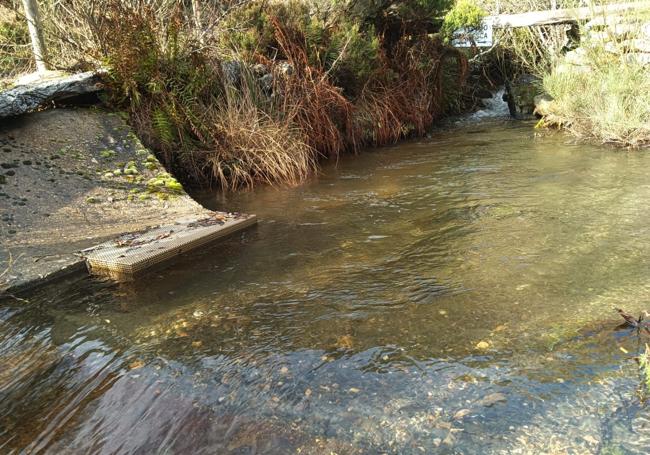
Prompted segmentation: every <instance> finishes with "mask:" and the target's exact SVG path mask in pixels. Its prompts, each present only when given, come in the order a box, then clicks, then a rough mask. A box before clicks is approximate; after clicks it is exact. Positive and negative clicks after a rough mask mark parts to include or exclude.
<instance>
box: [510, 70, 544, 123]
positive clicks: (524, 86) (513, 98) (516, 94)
mask: <svg viewBox="0 0 650 455" xmlns="http://www.w3.org/2000/svg"><path fill="white" fill-rule="evenodd" d="M540 85H541V84H540V80H539V78H537V77H535V76H532V75H530V74H523V75H521V76H519V77H518V78H517V79H516V80H515V81H514V82H512V83H511V84H507V85H506V89H507V91H508V109H509V110H510V115H512V116H513V117H514V118H516V119H521V120H523V119H529V118H533V117H534V112H535V97H536V96H537V95H540V94H541V92H542V90H541V88H540Z"/></svg>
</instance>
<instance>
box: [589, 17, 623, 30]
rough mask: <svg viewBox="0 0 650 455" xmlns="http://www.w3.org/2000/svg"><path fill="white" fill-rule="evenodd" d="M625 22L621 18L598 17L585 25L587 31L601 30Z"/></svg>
mask: <svg viewBox="0 0 650 455" xmlns="http://www.w3.org/2000/svg"><path fill="white" fill-rule="evenodd" d="M623 22H625V19H624V18H623V17H622V16H616V15H614V16H598V17H595V18H594V19H592V20H590V21H589V22H587V23H586V24H585V28H586V29H587V30H592V29H602V28H604V27H608V26H611V25H614V24H620V23H623Z"/></svg>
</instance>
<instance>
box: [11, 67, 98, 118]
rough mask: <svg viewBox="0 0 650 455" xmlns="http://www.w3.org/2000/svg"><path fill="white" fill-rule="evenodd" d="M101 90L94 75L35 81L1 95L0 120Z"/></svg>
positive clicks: (76, 75)
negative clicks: (54, 102)
mask: <svg viewBox="0 0 650 455" xmlns="http://www.w3.org/2000/svg"><path fill="white" fill-rule="evenodd" d="M103 88H104V86H103V84H102V83H101V80H100V77H99V75H98V74H97V73H95V72H87V73H79V74H74V75H72V76H60V77H55V78H49V79H43V80H36V81H34V82H29V83H24V84H20V85H17V86H15V87H13V88H10V89H9V90H5V91H4V92H2V93H0V118H4V117H14V116H16V115H21V114H26V113H28V112H33V111H36V110H38V109H39V108H41V107H43V106H45V105H47V104H48V103H51V102H53V101H58V102H61V101H65V100H68V99H70V98H74V97H76V96H79V95H86V94H89V93H96V92H99V91H101V90H102V89H103Z"/></svg>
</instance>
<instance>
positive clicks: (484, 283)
mask: <svg viewBox="0 0 650 455" xmlns="http://www.w3.org/2000/svg"><path fill="white" fill-rule="evenodd" d="M649 168H650V155H649V154H648V153H647V152H639V151H625V150H615V149H611V148H607V147H597V146H590V145H585V144H578V143H573V142H572V141H571V139H570V138H568V137H567V136H565V135H562V134H553V133H550V132H544V133H540V132H537V131H536V130H535V129H534V128H533V125H532V124H528V123H517V122H510V121H505V120H504V121H501V120H491V121H482V122H478V123H474V122H470V123H468V124H462V125H458V126H456V127H454V128H452V129H449V130H448V131H438V132H436V133H434V134H432V137H431V138H430V139H426V140H419V141H410V142H406V143H402V144H399V145H396V146H394V147H386V148H382V149H378V150H369V151H366V152H364V153H362V154H360V155H359V156H346V157H342V158H341V159H340V160H339V161H338V162H337V163H330V164H328V165H326V166H325V167H324V168H323V170H322V173H321V174H320V175H318V176H317V177H315V178H314V179H313V180H312V181H310V182H307V183H306V184H304V185H302V186H299V187H294V188H268V187H265V188H259V189H257V190H255V191H251V192H243V193H238V194H234V195H224V194H219V193H202V194H198V195H196V197H197V198H198V199H199V200H200V201H201V202H203V203H204V204H205V205H207V206H208V207H209V208H212V209H219V210H228V211H234V210H238V211H241V212H245V213H255V214H256V215H257V216H258V218H259V220H260V222H259V225H258V226H257V227H256V228H254V229H252V230H249V231H246V232H244V233H241V234H238V235H237V236H235V237H232V238H230V239H228V240H227V241H225V242H222V243H220V244H218V245H215V246H214V247H212V248H210V249H206V250H205V251H202V252H201V253H200V254H198V256H197V255H193V256H191V257H186V258H183V259H182V260H181V261H180V262H178V263H176V264H175V265H174V266H173V267H171V268H169V269H166V270H163V271H159V272H156V273H154V274H151V275H148V276H146V277H145V278H144V279H143V280H141V281H139V282H137V283H131V284H128V283H125V284H115V283H112V282H110V281H103V280H99V279H96V278H89V277H77V278H71V279H69V280H67V281H66V282H62V283H60V284H57V285H52V286H48V287H46V288H44V289H42V290H40V291H38V292H36V293H34V294H32V295H29V296H26V298H25V299H24V300H6V301H3V302H0V452H1V453H19V452H26V453H56V454H61V453H106V454H108V453H124V454H140V453H178V454H185V453H193V454H194V453H196V454H199V453H205V454H212V453H220V454H221V453H224V454H230V453H232V454H248V453H278V454H280V453H281V454H284V453H303V454H304V453H313V454H320V453H338V454H353V453H395V454H398V453H399V454H410V453H413V454H417V453H482V454H492V453H494V454H500V453H554V454H555V453H608V454H615V453H616V454H618V453H648V452H650V412H648V409H647V407H646V406H645V405H644V401H643V400H644V398H645V397H644V393H643V388H642V387H641V382H640V376H639V370H638V366H637V364H636V362H635V360H634V358H635V357H636V356H638V355H639V352H640V350H641V349H642V347H643V346H644V344H645V343H646V342H650V337H648V336H644V335H639V334H637V333H636V332H634V331H632V330H630V329H624V328H620V327H617V326H618V325H619V324H620V323H621V322H622V319H620V317H619V316H618V315H617V314H616V312H615V311H614V308H616V307H621V308H624V309H625V310H626V311H628V312H630V313H632V314H634V315H638V314H639V313H640V312H641V311H643V310H646V309H647V310H650V303H649V302H648V297H649V296H650V223H649V222H648V221H649V217H648V209H647V201H648V200H650V180H649V179H648V171H647V170H648V169H649Z"/></svg>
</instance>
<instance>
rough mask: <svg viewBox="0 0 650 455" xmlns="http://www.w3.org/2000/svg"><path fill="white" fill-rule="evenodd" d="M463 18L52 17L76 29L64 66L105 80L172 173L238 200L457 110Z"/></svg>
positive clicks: (159, 3) (431, 2)
mask: <svg viewBox="0 0 650 455" xmlns="http://www.w3.org/2000/svg"><path fill="white" fill-rule="evenodd" d="M452 6H453V2H452V1H451V0H418V1H406V0H380V1H377V0H358V1H357V0H288V1H279V0H277V1H267V0H251V1H246V2H232V3H231V4H229V3H228V2H216V1H215V2H199V1H192V2H189V1H182V0H107V1H103V0H102V1H99V0H70V1H67V2H65V4H59V5H58V6H57V4H56V3H55V4H52V5H50V6H49V7H45V8H44V11H43V12H42V15H43V16H45V17H46V19H45V20H44V21H43V22H44V23H46V24H47V27H48V30H49V32H48V33H49V35H48V34H47V33H46V35H48V36H50V37H52V36H57V34H58V33H59V32H61V31H62V30H65V42H64V43H63V44H58V47H57V48H56V49H55V50H54V51H50V53H51V54H52V55H53V56H52V59H53V60H55V59H57V58H59V59H60V60H61V61H65V62H68V63H69V62H72V61H73V60H75V59H73V58H72V56H73V55H76V56H77V58H76V63H75V64H74V65H76V66H77V67H87V66H97V65H98V64H101V65H102V66H103V67H105V68H107V69H108V83H109V84H108V85H109V88H110V90H109V93H110V96H109V101H110V102H111V103H112V104H113V105H114V106H117V107H119V108H120V109H124V110H127V111H128V112H129V115H130V119H131V123H132V124H133V126H134V127H135V129H136V130H137V132H138V135H139V136H140V137H141V138H142V139H143V141H144V142H145V144H147V145H148V146H150V147H152V148H153V149H155V150H156V151H158V152H159V154H160V156H161V158H162V159H163V161H165V164H167V165H168V166H169V167H171V168H172V169H174V171H175V172H176V173H177V174H179V175H183V176H184V177H185V178H186V179H189V180H191V181H194V182H199V183H203V184H215V183H216V184H217V185H220V186H221V187H223V188H240V187H250V186H253V185H255V184H257V183H270V184H274V183H298V182H300V181H302V180H304V179H305V178H307V177H308V176H309V175H311V174H313V173H314V172H315V171H316V170H317V168H318V162H319V160H320V159H322V158H324V157H326V158H334V157H336V156H338V155H339V154H340V153H342V152H355V151H357V150H359V149H360V148H361V147H364V146H375V145H383V144H388V143H392V142H395V141H397V140H398V139H400V138H403V137H407V136H410V135H422V134H424V133H425V131H426V130H427V129H428V128H429V127H430V126H431V125H432V124H433V122H434V121H435V120H436V119H439V118H440V117H441V116H443V115H445V114H448V113H451V112H454V111H457V110H458V109H459V107H460V101H459V100H460V95H461V92H462V90H463V83H464V81H465V78H466V74H467V59H466V57H465V55H464V54H462V53H461V52H459V51H458V50H455V49H453V48H451V47H449V46H448V45H446V44H445V43H444V39H443V36H442V35H441V34H440V33H438V32H439V31H440V29H441V26H442V24H443V17H444V14H445V12H447V11H448V10H449V9H450V8H451V7H452ZM63 54H65V58H64V57H60V56H61V55H63ZM55 66H57V65H55ZM64 66H65V65H64Z"/></svg>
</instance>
